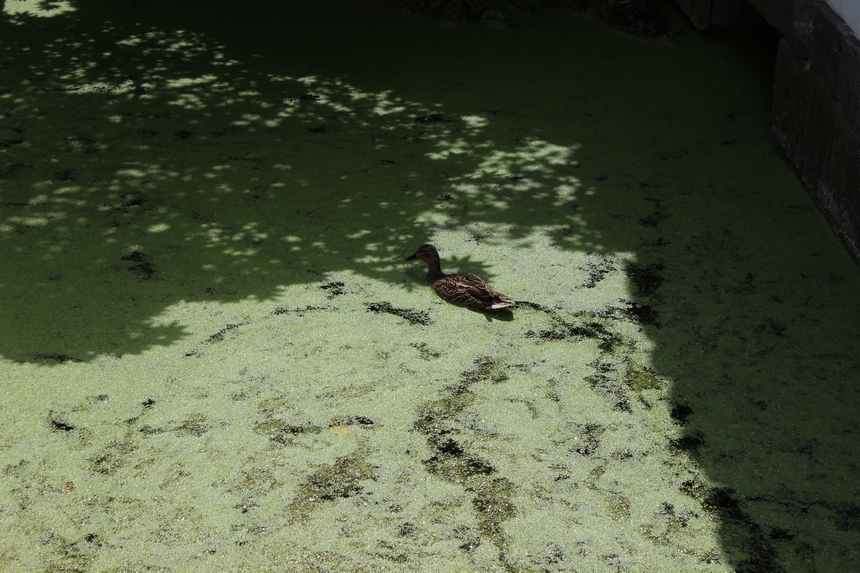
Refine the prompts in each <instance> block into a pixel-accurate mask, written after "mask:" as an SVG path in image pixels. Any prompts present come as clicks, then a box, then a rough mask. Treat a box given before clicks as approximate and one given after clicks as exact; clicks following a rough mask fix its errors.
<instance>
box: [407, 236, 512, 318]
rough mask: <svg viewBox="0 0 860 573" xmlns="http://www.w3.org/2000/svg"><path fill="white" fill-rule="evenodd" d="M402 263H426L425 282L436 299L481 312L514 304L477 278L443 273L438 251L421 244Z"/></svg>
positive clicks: (496, 309)
mask: <svg viewBox="0 0 860 573" xmlns="http://www.w3.org/2000/svg"><path fill="white" fill-rule="evenodd" d="M406 260H407V261H416V260H419V261H424V262H425V263H427V280H428V281H429V282H430V284H431V285H432V286H433V290H434V291H436V294H438V295H439V298H441V299H442V300H444V301H447V302H450V303H451V304H456V305H458V306H465V307H466V308H470V309H472V310H477V311H481V312H498V311H501V310H504V309H506V308H509V307H512V306H514V305H515V304H516V303H515V302H514V301H512V300H511V299H510V298H509V297H508V296H507V295H504V294H502V293H499V292H496V291H494V290H493V289H491V288H490V285H488V284H487V283H486V282H484V280H483V279H481V278H480V277H478V276H477V275H473V274H472V273H457V274H455V275H447V274H445V273H443V272H442V263H441V262H440V261H439V252H438V251H437V250H436V247H434V246H433V245H429V244H427V245H421V246H420V247H418V250H417V251H415V254H414V255H411V256H409V257H406Z"/></svg>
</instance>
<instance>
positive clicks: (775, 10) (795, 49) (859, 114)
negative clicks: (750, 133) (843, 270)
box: [676, 0, 860, 264]
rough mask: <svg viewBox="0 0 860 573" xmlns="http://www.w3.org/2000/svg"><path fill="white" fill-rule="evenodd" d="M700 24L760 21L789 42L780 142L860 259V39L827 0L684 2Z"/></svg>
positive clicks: (779, 69)
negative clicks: (774, 29)
mask: <svg viewBox="0 0 860 573" xmlns="http://www.w3.org/2000/svg"><path fill="white" fill-rule="evenodd" d="M676 2H677V3H678V5H679V6H680V7H681V8H682V9H683V10H684V11H685V13H687V14H688V16H689V18H690V20H691V21H692V23H693V24H694V25H695V26H696V27H698V28H700V29H715V28H716V29H732V28H734V29H744V28H750V27H753V26H755V25H758V24H759V23H760V19H759V16H758V15H750V9H751V8H750V7H751V6H752V7H754V8H755V10H756V11H757V12H758V13H759V14H760V15H761V17H763V18H764V19H765V20H766V21H767V23H768V24H770V25H771V26H773V27H774V28H776V30H777V31H778V32H779V34H780V36H781V39H780V43H779V51H778V54H777V61H776V70H775V74H774V102H773V134H774V139H775V140H776V142H777V144H778V145H779V146H780V148H781V149H782V151H783V152H784V153H785V156H786V158H787V159H788V161H789V162H790V163H791V164H792V165H793V166H794V168H795V170H796V171H797V173H798V175H799V176H800V178H801V179H802V180H803V182H804V183H805V184H806V185H807V187H808V189H809V190H810V193H811V194H812V196H813V197H814V198H815V199H816V201H817V202H818V205H819V207H820V208H821V210H822V211H823V212H824V213H825V215H826V216H827V217H828V219H829V220H830V222H831V224H832V225H833V228H834V230H835V231H836V233H837V234H838V235H839V236H840V238H841V239H842V240H843V242H844V243H845V246H846V248H847V249H848V250H849V252H850V253H851V255H852V256H853V257H854V259H855V260H856V261H857V262H858V264H860V41H858V39H857V36H856V34H855V31H854V30H852V29H851V27H850V26H848V24H846V23H845V22H844V21H843V20H842V18H840V16H839V15H838V14H836V13H835V12H834V11H833V10H832V9H831V8H830V6H829V5H828V4H827V2H825V1H823V0H793V1H786V0H749V3H747V1H746V0H676Z"/></svg>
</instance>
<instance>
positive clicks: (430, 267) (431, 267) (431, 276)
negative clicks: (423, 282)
mask: <svg viewBox="0 0 860 573" xmlns="http://www.w3.org/2000/svg"><path fill="white" fill-rule="evenodd" d="M446 276H448V275H446V274H445V273H443V272H442V264H441V263H440V262H439V259H435V260H432V261H427V280H428V281H430V282H431V283H435V282H436V281H438V280H439V279H442V278H445V277H446Z"/></svg>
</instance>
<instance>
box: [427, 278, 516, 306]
mask: <svg viewBox="0 0 860 573" xmlns="http://www.w3.org/2000/svg"><path fill="white" fill-rule="evenodd" d="M433 287H434V289H435V290H436V292H437V293H438V294H439V296H440V297H442V298H443V299H445V300H447V301H449V302H453V303H455V304H461V305H464V306H468V307H471V308H476V309H480V310H501V309H503V308H507V307H509V306H514V301H512V300H510V299H509V298H508V297H507V296H506V295H503V294H501V293H498V292H496V291H494V290H493V289H492V288H490V285H488V284H487V283H485V282H484V281H483V279H481V278H480V277H479V276H477V275H473V274H472V273H460V274H457V275H449V276H447V277H445V278H442V279H439V280H438V281H436V282H435V283H433Z"/></svg>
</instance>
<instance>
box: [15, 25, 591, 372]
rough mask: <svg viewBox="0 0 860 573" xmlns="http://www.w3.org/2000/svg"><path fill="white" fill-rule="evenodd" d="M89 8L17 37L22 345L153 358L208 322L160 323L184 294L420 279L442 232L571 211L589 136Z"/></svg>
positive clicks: (35, 354)
mask: <svg viewBox="0 0 860 573" xmlns="http://www.w3.org/2000/svg"><path fill="white" fill-rule="evenodd" d="M76 22H77V20H75V18H74V17H72V16H67V18H66V25H65V26H64V34H63V35H61V36H59V37H54V38H53V40H51V41H49V42H46V43H45V44H44V45H43V49H42V51H40V52H30V51H28V50H26V49H24V48H25V47H26V45H27V44H28V42H29V36H27V35H25V34H21V33H20V31H19V33H18V34H13V35H11V36H10V37H11V38H13V39H12V40H11V41H9V42H4V45H3V47H2V48H0V50H2V53H0V59H2V61H4V62H10V63H9V64H8V65H9V73H7V74H6V78H5V80H4V83H3V86H2V90H3V92H2V93H3V95H2V97H3V98H4V101H5V102H6V103H7V104H8V107H9V112H8V113H7V119H8V121H7V125H8V129H7V130H5V131H4V133H3V134H2V137H0V141H2V144H3V147H4V149H5V153H4V156H3V158H2V160H3V164H2V165H0V201H2V205H3V214H4V215H3V220H2V225H0V241H2V243H3V249H4V251H6V252H7V253H10V256H9V257H6V258H5V260H4V263H3V264H4V267H5V268H4V269H3V275H4V277H8V280H7V281H6V285H5V286H4V289H3V290H2V294H0V296H2V297H3V298H4V301H3V304H2V306H3V308H4V309H6V310H5V311H4V312H3V313H2V315H0V329H2V330H3V331H4V332H5V333H6V336H4V337H3V338H2V342H0V354H2V355H3V356H5V357H7V358H10V359H13V360H15V361H19V362H30V361H33V362H38V363H42V364H56V363H63V362H68V361H84V360H90V359H92V358H94V357H97V356H99V355H102V354H113V355H124V354H129V353H140V352H142V351H144V350H146V349H147V348H149V347H152V346H157V345H169V344H172V343H175V342H177V341H178V340H180V339H181V338H182V337H183V336H186V335H188V331H187V328H186V327H185V326H183V325H180V324H177V323H176V322H168V323H165V322H164V320H163V319H161V318H160V316H161V315H162V314H163V312H164V310H165V309H166V308H167V307H169V306H171V305H174V304H176V303H180V302H182V301H185V302H192V301H207V300H211V301H218V302H232V301H239V300H245V299H258V300H273V299H274V298H276V297H277V296H278V293H279V287H281V286H283V285H289V284H296V283H314V282H321V281H322V282H325V280H326V279H325V277H326V275H327V273H331V272H337V271H342V270H347V271H352V272H355V273H358V274H361V275H364V276H366V277H368V278H371V279H377V280H383V281H386V282H389V283H395V282H402V281H403V278H404V277H403V270H402V269H403V266H404V265H403V264H401V263H402V259H403V258H404V257H405V256H406V255H407V254H409V253H411V252H412V251H414V249H415V248H416V247H417V246H418V245H420V244H422V243H423V242H426V241H427V240H430V238H432V236H433V233H434V232H436V231H439V230H444V229H459V230H464V231H465V232H466V233H468V234H469V235H470V236H471V237H472V240H474V241H475V242H476V243H480V242H482V241H485V242H491V243H492V242H498V241H500V240H502V239H504V238H506V237H526V236H528V235H529V234H530V233H531V232H532V231H533V230H534V229H536V228H538V227H541V228H545V227H548V226H552V225H556V226H558V225H562V224H569V222H568V221H566V219H567V214H566V213H565V212H564V211H561V212H559V211H558V210H559V209H563V208H564V207H566V206H569V205H571V204H572V203H573V202H574V201H575V196H576V192H577V190H578V189H579V186H580V184H579V181H578V179H577V178H576V177H574V176H573V175H572V172H573V169H574V167H575V162H574V161H573V155H574V147H572V146H560V145H555V144H551V143H549V142H548V141H545V140H542V139H539V138H519V139H515V140H514V139H512V138H511V137H510V136H507V135H506V134H504V133H503V132H501V131H496V132H495V133H494V132H493V127H492V125H491V124H490V122H489V120H487V118H486V117H482V116H470V117H457V116H454V115H451V114H446V113H445V112H444V110H440V109H439V108H436V107H434V106H428V105H424V104H420V103H415V102H409V101H403V100H400V99H398V98H397V97H395V96H393V95H391V94H390V93H387V92H382V93H374V92H367V91H362V90H361V89H360V88H359V87H357V86H354V85H351V84H349V83H347V82H345V81H344V80H341V79H338V78H334V79H329V78H324V77H318V76H307V77H288V76H280V75H276V74H272V73H268V72H259V73H255V72H254V70H253V69H249V68H248V67H246V66H245V65H239V62H234V61H231V60H229V59H228V58H227V56H226V54H225V51H224V49H223V47H220V46H215V45H212V43H211V41H208V40H207V39H205V38H204V37H203V36H201V35H199V34H195V33H193V32H188V31H175V32H169V31H163V30H157V29H151V30H144V31H141V29H140V28H139V27H135V26H131V27H130V29H127V28H123V27H122V26H121V25H119V24H109V25H106V26H105V27H104V28H103V29H102V30H100V31H99V33H94V32H91V31H90V28H89V27H88V26H87V25H86V24H85V23H81V24H80V25H79V26H76ZM28 26H29V28H31V30H30V32H31V33H34V34H37V35H38V34H39V33H40V32H39V28H40V27H42V28H44V29H45V30H44V32H45V33H47V31H48V30H50V27H48V26H47V25H46V24H44V23H39V22H35V23H29V24H28ZM11 31H12V32H14V31H16V30H15V29H11ZM69 46H72V47H74V48H75V55H76V56H75V59H69V58H68V54H67V53H66V49H67V48H68V47H69ZM22 53H27V54H28V55H27V56H26V57H21V56H20V54H22ZM117 56H119V58H117ZM497 137H498V138H503V139H501V140H497V139H496V138H497ZM553 211H556V214H553V215H552V216H549V217H548V213H552V212H553ZM584 232H585V231H583V233H584ZM448 262H449V263H454V264H459V263H462V264H463V266H464V267H468V270H470V271H471V272H475V273H478V274H482V275H484V276H487V278H491V276H490V275H489V271H488V269H487V268H486V267H484V266H483V265H482V264H480V263H478V262H476V261H467V260H456V259H448ZM409 286H411V285H407V287H409Z"/></svg>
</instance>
